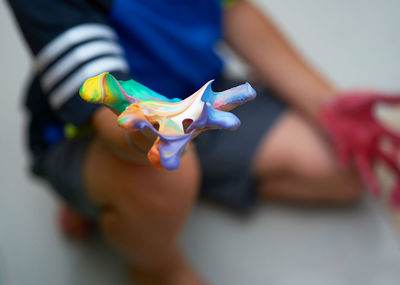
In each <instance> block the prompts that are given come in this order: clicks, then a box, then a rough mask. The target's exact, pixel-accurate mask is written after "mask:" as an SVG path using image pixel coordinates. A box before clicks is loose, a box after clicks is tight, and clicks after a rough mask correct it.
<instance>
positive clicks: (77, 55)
mask: <svg viewBox="0 0 400 285" xmlns="http://www.w3.org/2000/svg"><path fill="white" fill-rule="evenodd" d="M106 54H113V55H122V54H123V51H122V48H121V47H120V46H119V45H118V44H117V43H116V42H106V41H94V42H89V43H86V44H83V45H81V46H78V47H76V48H74V49H73V50H72V51H71V52H69V53H67V54H66V55H65V56H63V57H62V58H61V59H60V60H58V61H57V62H56V63H55V64H54V66H52V67H50V68H49V69H48V70H46V72H45V73H43V75H42V79H41V84H42V88H43V90H44V91H46V92H47V91H49V90H50V89H51V88H53V87H54V85H56V84H57V82H59V81H60V80H62V79H63V78H64V77H66V76H67V75H68V74H69V73H70V72H71V71H72V70H74V69H75V68H76V67H78V66H79V65H80V64H82V63H83V62H85V61H88V60H90V59H91V58H95V57H97V56H101V55H106Z"/></svg>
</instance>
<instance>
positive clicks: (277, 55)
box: [224, 1, 335, 119]
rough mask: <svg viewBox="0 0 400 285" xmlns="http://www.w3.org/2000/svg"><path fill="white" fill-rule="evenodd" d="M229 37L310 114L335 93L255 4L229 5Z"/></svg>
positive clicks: (226, 22)
mask: <svg viewBox="0 0 400 285" xmlns="http://www.w3.org/2000/svg"><path fill="white" fill-rule="evenodd" d="M224 29H225V39H226V41H227V42H228V44H230V46H231V47H232V48H233V49H234V50H235V51H236V52H237V53H238V54H239V55H240V56H241V57H243V58H244V59H245V60H246V61H247V62H248V63H249V64H250V66H251V67H252V68H253V69H254V71H256V72H257V74H258V75H259V76H260V77H261V79H262V80H263V81H264V82H265V83H266V84H267V85H268V86H270V87H271V88H272V89H273V90H274V91H276V92H277V94H278V95H280V96H281V97H282V98H283V99H284V100H285V101H286V102H288V103H289V104H291V105H292V106H293V107H294V108H297V109H298V110H300V111H301V112H303V113H304V114H305V115H307V116H308V117H310V118H312V119H314V118H316V116H317V113H318V109H319V106H320V105H321V104H322V103H323V102H325V101H327V100H329V97H331V96H334V93H335V90H334V87H333V86H332V85H331V84H330V83H329V82H327V81H326V80H325V79H324V78H323V77H322V76H321V75H320V74H318V73H317V72H316V71H315V70H313V69H312V68H311V67H310V66H309V65H307V63H306V62H305V61H304V60H303V59H302V58H301V56H300V55H299V54H298V53H297V52H296V51H295V50H294V48H293V47H292V46H291V45H290V44H289V43H288V41H287V40H286V39H285V38H284V37H283V35H282V34H281V33H280V32H279V30H278V29H277V28H276V27H275V26H274V24H273V23H272V22H271V21H270V20H269V19H268V18H267V17H266V16H265V15H264V14H262V13H261V12H260V11H259V10H258V9H257V8H256V7H255V6H254V5H253V4H251V3H250V2H248V1H241V2H239V3H237V4H236V5H235V6H233V7H231V8H228V9H227V11H226V13H225V18H224Z"/></svg>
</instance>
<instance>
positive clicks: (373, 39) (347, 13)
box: [0, 0, 400, 285]
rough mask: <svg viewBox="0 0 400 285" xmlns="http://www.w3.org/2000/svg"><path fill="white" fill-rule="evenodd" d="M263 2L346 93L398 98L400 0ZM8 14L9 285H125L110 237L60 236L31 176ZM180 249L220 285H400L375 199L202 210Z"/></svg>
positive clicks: (390, 234)
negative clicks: (249, 210)
mask: <svg viewBox="0 0 400 285" xmlns="http://www.w3.org/2000/svg"><path fill="white" fill-rule="evenodd" d="M257 2H258V3H259V4H261V6H263V7H266V8H267V9H268V11H269V13H270V14H271V15H272V16H273V17H274V18H275V19H276V21H277V22H278V23H279V24H280V25H281V27H282V28H283V29H284V31H285V32H286V33H287V34H288V36H289V37H290V38H291V39H292V40H293V41H294V42H295V43H296V45H297V46H298V47H299V48H300V50H301V51H302V52H303V53H304V55H305V56H306V57H307V58H308V59H310V60H311V61H312V62H313V63H314V64H315V65H316V66H317V67H318V68H319V69H320V70H321V71H323V72H324V73H326V74H327V75H328V76H330V78H332V79H333V81H334V82H335V83H337V84H338V85H339V86H340V87H343V88H348V87H353V86H372V87H378V88H382V89H386V90H396V89H397V90H400V56H399V51H400V36H399V27H400V17H399V11H400V1H398V0H371V1H365V0H352V1H347V0H336V1H331V0H303V1H296V0H285V1H280V0H265V1H262V0H258V1H257ZM300 2H301V3H302V4H301V5H300V4H299V3H300ZM5 6H6V5H5V3H4V2H0V35H1V38H2V40H1V45H0V50H1V53H0V66H1V68H2V71H1V79H0V80H1V81H0V83H1V88H2V93H3V94H2V98H3V104H2V106H1V107H0V108H1V109H0V121H1V122H2V126H1V128H0V130H1V135H0V150H1V151H0V155H1V156H0V157H1V159H0V167H1V168H0V169H1V171H0V186H1V188H0V285H3V284H4V285H25V284H30V285H70V284H74V285H79V284H82V285H83V284H85V285H86V284H96V285H101V284H113V285H114V284H115V285H117V284H126V282H127V279H126V276H125V271H124V266H123V262H122V261H121V260H120V259H119V258H118V257H117V256H116V255H115V254H114V253H113V252H112V250H110V249H109V248H107V246H106V245H104V243H103V242H102V241H100V240H96V241H93V242H92V243H87V244H79V243H74V242H69V241H66V240H64V239H63V237H62V236H60V234H59V233H58V231H57V229H56V226H55V221H54V214H55V212H56V209H57V205H56V202H55V201H54V199H53V197H51V196H50V195H49V194H48V191H46V189H45V187H44V186H43V185H42V184H40V183H38V182H37V181H34V180H33V179H32V178H31V177H29V175H28V174H27V171H26V167H27V161H26V158H25V151H24V146H23V142H24V139H23V136H24V135H23V126H24V121H25V120H24V117H23V112H21V104H20V102H21V90H22V89H23V86H24V82H25V79H26V77H27V74H28V70H29V68H30V62H29V57H28V53H27V50H26V49H25V48H24V46H23V45H22V41H21V37H20V36H19V35H18V34H17V31H16V29H15V26H14V25H13V23H12V20H11V17H10V15H9V11H8V9H6V7H5ZM233 66H236V65H235V64H234V65H233ZM182 247H183V248H184V250H185V252H186V253H187V255H188V256H189V258H190V260H191V261H192V262H193V264H194V265H195V266H196V268H197V269H198V270H199V271H200V272H201V273H202V274H203V275H204V276H205V277H206V278H208V280H210V282H211V283H212V284H229V285H231V284H232V285H236V284H237V285H239V284H240V285H241V284H273V285H274V284H279V285H281V284H282V285H286V284H288V285H293V284H295V285H298V284H307V285H310V284H335V285H336V284H366V285H369V284H376V285H386V284H387V285H389V284H393V285H395V284H396V285H397V284H400V270H399V268H400V248H399V242H398V240H397V238H396V236H395V234H394V231H393V230H392V228H391V227H390V225H389V223H388V222H387V218H386V217H385V215H384V214H383V212H382V210H381V209H380V208H379V206H378V205H377V204H376V203H375V202H374V201H372V200H370V199H368V198H366V199H365V200H364V201H363V202H362V203H360V204H359V205H358V206H356V207H352V208H344V209H330V210H327V209H304V208H297V207H284V206H277V205H260V206H259V207H258V208H257V210H256V213H255V214H254V215H253V216H251V217H249V218H246V219H243V218H238V217H236V216H234V215H231V214H230V213H227V212H224V211H222V210H220V209H218V208H214V207H212V206H209V205H205V204H200V205H198V206H197V207H196V208H195V209H194V211H193V213H192V215H191V217H190V219H189V221H188V223H187V225H186V227H185V229H184V233H183V235H182Z"/></svg>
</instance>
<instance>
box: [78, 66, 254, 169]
mask: <svg viewBox="0 0 400 285" xmlns="http://www.w3.org/2000/svg"><path fill="white" fill-rule="evenodd" d="M211 83H212V81H209V82H208V83H206V84H205V85H204V86H203V87H202V88H200V89H199V90H198V91H197V92H196V93H194V94H193V95H191V96H190V97H188V98H186V99H184V100H180V99H177V98H174V99H168V98H166V97H164V96H163V95H160V94H158V93H156V92H154V91H153V90H151V89H149V88H147V87H145V86H143V85H141V84H140V83H138V82H136V81H134V80H129V81H118V80H116V79H115V78H114V77H113V76H112V75H111V74H108V73H102V74H100V75H98V76H96V77H93V78H90V79H88V80H87V81H86V82H85V83H84V84H83V86H82V88H81V90H80V95H81V97H82V98H83V99H84V100H85V101H87V102H89V103H97V104H104V105H106V106H108V107H110V108H111V109H112V110H113V111H114V112H115V113H116V114H118V115H119V117H118V124H119V125H120V126H121V127H122V128H124V129H125V130H127V131H132V130H145V129H147V130H150V131H152V132H154V133H155V134H156V135H157V139H156V140H155V142H154V144H153V146H152V147H151V149H150V151H149V152H148V154H147V155H148V158H149V161H150V162H151V163H152V165H153V166H154V167H156V168H162V167H163V168H165V169H170V170H173V169H176V168H178V167H179V164H180V157H181V154H182V151H183V150H184V148H185V147H186V145H187V143H188V142H189V141H190V140H191V139H192V138H193V137H194V136H196V135H197V134H198V133H199V132H201V131H204V130H206V129H215V128H222V129H230V130H234V129H236V128H238V127H239V125H240V121H239V119H238V118H237V117H236V116H235V115H233V114H232V113H229V112H227V111H229V110H232V109H233V108H235V107H236V106H238V105H240V104H242V103H245V102H246V101H248V100H252V99H254V98H255V91H254V89H253V88H252V87H251V86H250V84H248V83H246V84H243V85H240V86H237V87H234V88H231V89H229V90H226V91H223V92H213V91H212V90H211Z"/></svg>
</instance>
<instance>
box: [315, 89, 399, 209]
mask: <svg viewBox="0 0 400 285" xmlns="http://www.w3.org/2000/svg"><path fill="white" fill-rule="evenodd" d="M340 95H341V96H339V98H338V99H337V100H336V101H334V102H332V103H331V104H328V105H326V106H324V108H323V109H322V112H321V124H322V126H323V127H324V129H325V130H326V132H327V134H328V135H329V137H330V138H331V139H332V142H333V143H334V146H335V148H336V154H337V155H338V157H339V159H340V161H341V162H342V163H343V164H345V165H347V164H349V163H350V162H354V163H355V165H356V167H357V168H358V170H359V172H360V174H361V175H362V177H363V178H364V181H365V182H366V184H367V185H368V186H369V189H370V190H371V192H372V193H373V194H374V195H378V194H379V192H380V187H379V183H378V180H377V178H376V177H375V174H374V167H373V166H374V164H375V163H376V162H377V161H382V162H383V163H384V164H386V165H387V166H388V167H389V168H390V169H391V170H392V171H393V173H394V174H395V176H396V184H395V186H394V188H393V190H392V196H391V198H392V202H393V203H394V205H395V206H397V207H400V167H399V150H400V134H399V133H395V132H394V131H390V130H388V129H387V128H385V127H384V126H383V125H382V124H381V123H380V122H379V121H378V120H377V119H376V118H375V116H374V108H375V107H376V105H377V104H378V103H383V104H388V105H392V104H398V105H399V106H400V94H393V95H394V96H389V95H387V94H381V93H372V92H363V91H356V92H348V93H344V94H340ZM384 140H386V141H388V142H390V143H391V147H392V150H391V151H390V152H384V151H383V150H382V149H381V143H382V142H383V141H384Z"/></svg>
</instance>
